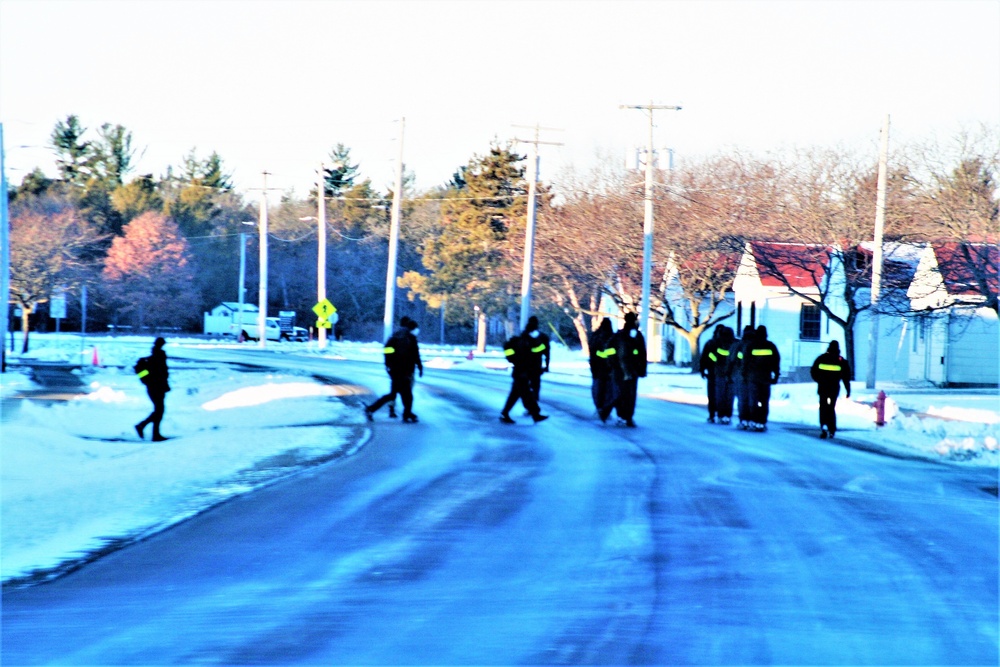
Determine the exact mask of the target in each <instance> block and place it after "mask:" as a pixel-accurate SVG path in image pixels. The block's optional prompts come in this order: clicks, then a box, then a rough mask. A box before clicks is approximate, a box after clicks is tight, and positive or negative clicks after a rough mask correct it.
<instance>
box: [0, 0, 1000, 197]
mask: <svg viewBox="0 0 1000 667" xmlns="http://www.w3.org/2000/svg"><path fill="white" fill-rule="evenodd" d="M649 103H654V104H661V105H670V106H680V107H682V108H681V109H680V110H679V111H678V110H665V111H657V112H656V113H655V114H654V120H655V128H654V144H655V145H656V146H657V147H658V148H664V147H669V148H671V149H673V151H674V154H675V156H676V160H677V161H678V162H683V161H685V160H689V161H690V160H697V159H698V158H699V157H705V156H710V155H714V154H718V153H722V152H727V151H731V150H734V149H740V150H745V151H749V152H752V153H755V154H765V153H768V152H774V151H782V150H787V149H791V148H798V147H803V148H808V147H847V148H855V149H862V150H868V149H870V150H871V151H872V155H873V162H874V161H875V159H876V156H877V145H878V134H879V129H880V128H881V126H882V123H883V121H884V118H885V116H886V115H887V114H888V115H890V116H891V118H892V130H891V133H890V135H891V137H892V143H893V144H894V145H902V144H905V143H907V142H920V141H923V140H928V139H937V140H947V139H948V138H949V137H953V136H955V135H956V134H957V133H958V132H959V131H961V130H962V129H970V128H974V127H976V126H977V125H978V124H981V123H993V124H995V123H997V121H998V119H1000V1H998V0H972V1H962V0H946V1H943V2H938V1H922V2H921V1H913V0H893V1H886V0H873V1H865V2H862V1H860V0H858V1H844V0H840V1H835V2H823V1H801V2H772V1H763V0H746V1H743V2H728V1H722V0H719V1H701V2H695V1H686V0H673V1H652V0H648V1H644V2H632V1H626V0H611V1H605V0H599V1H594V2H580V1H574V0H537V1H534V2H528V1H523V0H504V1H502V2H491V1H487V0H467V1H464V2H459V1H457V0H450V1H435V2H431V1H427V0H406V1H404V2H394V1H389V0H371V1H365V2H362V1H359V0H340V1H335V0H312V1H297V0H281V1H278V0H261V1H252V0H241V1H237V0H200V1H197V0H170V1H158V0H139V1H136V0H127V1H120V0H119V1H98V0H71V1H65V0H0V122H2V123H3V129H4V145H5V150H6V167H7V172H8V179H9V180H10V181H11V182H12V183H15V184H16V183H20V181H21V179H22V178H23V177H24V175H26V174H27V173H28V172H30V171H31V170H32V169H33V168H34V167H36V166H39V167H41V168H42V169H43V171H46V172H47V173H48V174H50V175H54V174H55V168H54V160H53V157H52V154H51V151H50V150H48V149H47V148H46V145H47V144H48V138H49V136H50V134H51V132H52V128H53V126H54V125H55V123H56V121H58V120H60V119H64V118H65V117H66V116H68V115H69V114H76V115H77V116H79V118H80V120H81V121H82V123H83V124H84V126H85V127H88V128H90V129H91V130H92V131H96V129H97V128H98V127H99V126H100V125H102V124H103V123H112V124H122V125H124V126H125V127H126V128H128V129H129V130H131V131H132V133H133V139H134V143H135V145H136V146H137V147H138V148H139V149H140V151H141V156H139V159H138V161H137V165H136V166H137V169H136V171H135V173H136V174H141V173H152V174H154V176H160V175H163V174H164V173H165V171H166V169H167V166H168V165H174V166H178V165H180V164H181V162H182V159H183V157H184V156H185V155H187V154H188V153H189V152H190V151H191V150H192V149H194V150H195V151H196V155H197V157H199V158H205V157H207V156H208V155H209V154H210V153H211V152H213V151H215V152H218V153H219V155H220V156H221V157H222V159H223V163H224V165H225V166H226V167H227V168H228V169H229V170H230V171H231V172H232V174H233V181H234V184H235V185H236V187H237V189H239V190H240V191H243V192H244V193H245V194H246V195H247V197H248V199H253V198H255V197H256V196H257V195H256V193H255V192H253V191H249V190H248V189H249V188H260V187H261V186H262V184H263V176H262V172H263V171H268V172H270V174H271V175H270V176H269V177H268V187H274V188H279V189H281V190H285V191H287V190H289V189H294V191H295V192H296V193H298V194H300V195H304V194H305V193H306V192H307V191H308V189H309V188H310V186H311V183H312V182H313V180H314V179H315V171H316V169H317V168H318V165H319V162H320V161H321V160H323V159H324V158H326V157H327V156H328V155H329V153H330V151H331V149H332V148H333V146H334V145H335V144H337V143H343V144H345V145H346V146H348V147H349V148H350V149H351V155H352V157H353V159H354V161H355V162H356V163H359V164H360V172H361V175H362V176H363V177H367V178H370V179H371V180H372V184H373V186H374V187H375V188H376V189H378V190H382V191H385V190H387V189H388V188H389V187H391V185H392V183H393V179H394V172H395V165H396V162H397V159H398V156H399V153H400V135H401V129H402V130H403V134H402V149H403V150H402V154H403V161H404V163H405V164H406V167H407V170H408V171H411V172H413V174H414V176H415V178H416V182H415V184H416V186H417V187H418V188H421V189H423V188H430V187H434V186H437V185H441V184H444V183H445V182H447V181H448V180H449V179H450V178H451V176H452V174H453V173H454V172H455V170H456V169H457V168H458V167H459V166H461V165H464V164H466V163H467V162H468V161H469V160H470V158H472V157H473V156H474V155H476V154H482V153H484V152H486V151H487V150H488V149H489V146H490V143H491V142H492V141H493V140H494V139H498V140H500V141H506V140H508V139H513V138H519V139H531V138H532V135H533V133H534V130H533V129H523V128H519V127H517V126H529V127H533V126H535V125H539V126H541V127H542V128H545V129H542V130H540V132H539V138H540V139H541V140H542V141H544V142H550V143H552V144H561V145H549V144H546V145H542V146H540V155H541V178H542V179H544V180H552V179H557V178H558V177H559V176H560V174H565V173H566V170H568V169H570V168H571V167H572V168H573V169H575V170H577V171H586V170H588V169H589V168H591V167H592V166H593V165H595V164H597V163H598V162H599V161H600V160H601V159H610V160H614V161H618V162H624V160H625V155H626V154H627V153H628V152H629V151H630V150H632V151H634V149H635V147H637V146H640V145H645V143H646V141H647V137H648V132H649V125H648V117H647V115H646V113H645V112H643V111H639V110H630V109H621V108H620V106H621V105H637V104H649ZM401 118H405V124H401V123H400V119H401ZM520 148H521V150H522V151H524V152H528V151H530V146H529V145H528V144H521V145H520Z"/></svg>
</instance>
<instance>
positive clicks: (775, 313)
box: [733, 241, 913, 381]
mask: <svg viewBox="0 0 1000 667" xmlns="http://www.w3.org/2000/svg"><path fill="white" fill-rule="evenodd" d="M835 250H836V249H834V248H831V247H829V246H823V245H815V244H801V243H770V242H759V241H752V242H749V243H747V245H746V249H745V251H744V253H743V257H742V259H741V261H740V268H739V270H738V271H737V275H736V280H735V282H734V283H733V291H734V292H735V295H736V327H735V328H736V330H737V331H738V332H740V333H742V331H743V328H744V327H746V326H753V327H756V326H761V325H763V326H765V327H767V331H768V338H770V339H771V341H772V342H774V344H775V345H776V346H777V347H778V351H779V352H780V353H781V369H782V370H781V372H782V375H783V376H785V377H788V378H790V379H794V380H807V379H808V378H809V368H810V367H811V366H812V362H813V360H815V358H816V357H817V356H819V355H820V354H822V353H823V352H825V351H826V349H827V347H828V345H829V343H830V341H832V340H837V341H838V342H840V343H841V349H842V350H843V349H846V348H845V340H844V339H845V336H844V330H843V327H841V326H840V325H839V324H838V323H837V322H835V321H831V319H830V317H829V316H828V315H827V314H826V313H825V312H824V311H823V310H822V309H821V308H820V307H819V306H817V305H815V304H813V303H812V302H810V300H809V299H808V298H806V296H811V297H814V298H816V299H817V300H822V301H823V302H824V303H825V304H826V305H827V307H828V308H830V310H832V311H833V312H834V313H835V314H836V315H837V316H838V317H840V318H846V316H847V314H848V308H847V302H846V301H845V300H844V296H843V295H844V282H845V281H846V280H847V270H848V268H851V267H845V266H843V261H842V258H843V257H844V255H843V254H842V253H838V252H836V251H835ZM858 250H859V251H860V253H861V254H862V256H863V255H864V254H866V253H868V254H870V250H866V249H865V248H864V247H860V248H859V249H858ZM894 255H896V256H898V258H896V257H894ZM886 266H887V267H889V269H888V271H889V272H890V273H894V274H895V275H896V279H895V284H896V285H897V286H896V287H895V289H897V290H898V284H900V283H901V281H902V278H901V277H900V274H906V275H907V280H908V275H909V273H910V270H909V269H908V268H907V267H908V266H909V263H908V262H906V261H905V253H904V252H903V249H902V247H901V246H900V247H890V248H889V251H887V253H886ZM851 270H857V269H854V268H852V269H851ZM861 270H866V269H864V268H863V267H862V269H861ZM777 274H780V275H781V276H782V278H779V277H778V275H777ZM865 277H867V279H868V281H869V285H870V279H871V274H870V269H867V274H866V276H865ZM855 298H857V299H858V300H859V303H864V304H867V303H868V302H869V300H870V298H871V293H870V288H868V287H865V288H862V289H860V290H858V291H857V293H856V295H855ZM869 330H870V317H869V314H868V313H867V312H862V313H861V314H860V315H859V317H858V320H857V321H856V322H855V325H854V331H853V333H854V366H855V368H854V375H855V378H859V379H860V378H864V377H865V374H866V369H867V368H868V363H869V339H868V333H869ZM912 335H913V332H912V326H907V322H906V320H905V319H904V318H902V317H888V316H885V315H883V316H881V317H880V318H879V336H878V339H877V345H878V347H877V350H876V359H877V361H878V363H877V364H876V379H877V380H882V381H887V380H888V381H902V380H906V379H907V378H908V376H909V369H910V357H909V351H908V350H909V340H910V338H911V337H912Z"/></svg>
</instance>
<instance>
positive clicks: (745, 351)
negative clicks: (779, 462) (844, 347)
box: [699, 324, 851, 438]
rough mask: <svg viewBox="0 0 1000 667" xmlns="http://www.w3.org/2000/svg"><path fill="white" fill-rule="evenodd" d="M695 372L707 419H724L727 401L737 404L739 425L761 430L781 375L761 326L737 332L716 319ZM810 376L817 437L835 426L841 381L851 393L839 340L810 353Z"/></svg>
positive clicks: (727, 420)
mask: <svg viewBox="0 0 1000 667" xmlns="http://www.w3.org/2000/svg"><path fill="white" fill-rule="evenodd" d="M699 367H700V369H701V375H702V377H704V378H705V379H706V380H707V381H708V386H707V391H708V421H709V423H712V424H714V423H719V424H729V423H731V422H732V417H733V402H734V400H735V401H736V405H737V406H738V413H737V415H738V419H739V424H738V425H739V428H741V429H744V430H748V431H766V430H767V418H768V413H769V412H770V401H771V385H773V384H777V382H778V378H779V377H780V375H781V355H780V353H779V352H778V348H777V347H776V346H775V345H774V343H772V342H771V341H770V340H768V338H767V328H766V327H764V326H759V327H756V328H754V327H752V326H747V327H745V328H744V329H743V335H742V337H740V338H738V339H737V338H736V336H735V332H734V331H733V330H732V329H731V328H730V327H728V326H726V325H724V324H720V325H718V326H716V327H715V331H714V332H713V334H712V338H711V340H709V341H708V343H706V344H705V346H704V348H702V353H701V359H700V365H699ZM811 376H812V379H813V381H815V382H816V384H817V392H818V393H819V397H820V405H819V422H820V429H821V431H820V437H821V438H832V437H833V436H834V434H835V433H836V432H837V413H836V407H837V397H838V396H839V394H840V385H841V383H843V385H844V387H845V388H846V390H847V392H846V393H847V396H848V397H850V395H851V368H850V366H849V365H848V363H847V361H846V360H845V359H844V358H843V357H841V356H840V343H838V342H837V341H833V342H831V343H830V344H829V346H828V348H827V351H826V352H824V353H823V354H821V355H820V356H819V357H817V358H816V361H815V362H814V363H813V365H812V368H811Z"/></svg>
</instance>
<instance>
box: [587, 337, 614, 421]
mask: <svg viewBox="0 0 1000 667" xmlns="http://www.w3.org/2000/svg"><path fill="white" fill-rule="evenodd" d="M614 335H615V332H614V331H613V330H612V329H611V320H609V319H608V318H604V319H603V320H601V324H600V325H599V326H598V327H597V331H595V332H594V333H593V334H591V336H590V377H591V379H592V383H591V385H590V393H591V396H593V398H594V407H595V408H597V416H598V417H600V419H601V421H602V422H603V421H607V420H608V417H609V416H610V415H611V411H612V410H613V409H614V407H615V400H616V399H617V398H618V389H617V387H616V386H615V376H614V371H613V364H615V363H616V362H617V358H616V355H617V352H616V350H615V348H614V344H613V339H614Z"/></svg>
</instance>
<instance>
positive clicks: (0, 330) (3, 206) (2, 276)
mask: <svg viewBox="0 0 1000 667" xmlns="http://www.w3.org/2000/svg"><path fill="white" fill-rule="evenodd" d="M3 146H4V144H3V123H0V297H2V299H3V300H2V301H0V306H2V308H0V311H2V312H0V373H6V372H7V331H8V329H10V322H9V321H8V319H7V313H8V311H9V309H10V218H9V216H8V212H7V170H6V168H5V167H4V147H3Z"/></svg>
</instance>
